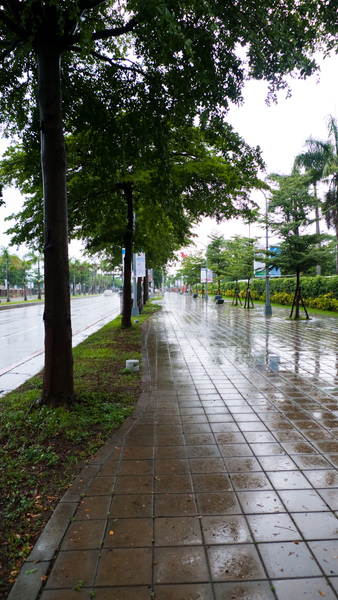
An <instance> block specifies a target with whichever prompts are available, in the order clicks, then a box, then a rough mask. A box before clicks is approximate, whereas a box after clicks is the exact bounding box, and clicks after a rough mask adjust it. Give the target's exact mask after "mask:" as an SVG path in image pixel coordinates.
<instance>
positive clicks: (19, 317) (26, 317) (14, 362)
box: [0, 294, 120, 397]
mask: <svg viewBox="0 0 338 600" xmlns="http://www.w3.org/2000/svg"><path fill="white" fill-rule="evenodd" d="M119 308H120V300H119V295H118V294H113V295H109V296H105V295H103V294H101V295H99V296H90V297H83V298H76V299H74V300H72V301H71V311H72V330H73V346H76V345H77V344H79V343H80V342H82V341H83V340H84V339H85V338H86V337H88V335H90V334H91V333H93V332H94V331H97V330H98V329H99V328H100V327H102V326H103V325H104V324H105V323H108V322H109V321H111V320H112V319H114V318H115V317H116V316H117V315H118V314H119ZM43 311H44V305H43V304H30V305H26V306H24V305H23V306H20V307H19V306H16V307H15V308H10V309H8V310H1V311H0V397H1V396H3V395H5V394H6V393H7V392H9V391H10V390H13V389H15V388H17V387H18V386H19V385H21V384H22V383H24V381H26V380H27V379H29V378H30V377H32V376H33V375H35V374H36V373H38V372H39V371H40V370H41V369H42V368H43V364H44V325H43Z"/></svg>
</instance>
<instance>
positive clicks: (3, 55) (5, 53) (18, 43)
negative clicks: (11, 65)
mask: <svg viewBox="0 0 338 600" xmlns="http://www.w3.org/2000/svg"><path fill="white" fill-rule="evenodd" d="M21 44H23V41H22V40H15V42H12V44H11V45H10V46H9V47H8V48H6V50H4V51H3V52H2V53H1V54H0V61H2V60H4V59H5V58H6V56H8V55H9V54H10V53H11V52H13V50H15V48H18V46H21Z"/></svg>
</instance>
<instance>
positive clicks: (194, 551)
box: [154, 546, 209, 585]
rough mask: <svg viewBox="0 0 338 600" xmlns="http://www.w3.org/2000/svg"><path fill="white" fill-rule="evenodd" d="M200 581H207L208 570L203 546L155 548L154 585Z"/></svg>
mask: <svg viewBox="0 0 338 600" xmlns="http://www.w3.org/2000/svg"><path fill="white" fill-rule="evenodd" d="M200 581H201V582H208V581H209V570H208V566H207V561H206V556H205V550H204V548H202V547H198V546H197V547H196V546H187V547H177V546H176V547H175V548H170V547H168V548H155V550H154V583H155V585H156V584H165V583H167V584H169V583H170V584H173V583H196V582H200Z"/></svg>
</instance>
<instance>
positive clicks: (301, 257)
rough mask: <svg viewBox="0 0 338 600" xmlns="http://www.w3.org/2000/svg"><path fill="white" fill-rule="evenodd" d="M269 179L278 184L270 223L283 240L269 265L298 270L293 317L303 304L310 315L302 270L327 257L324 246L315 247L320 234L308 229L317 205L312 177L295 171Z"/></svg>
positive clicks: (319, 262)
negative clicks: (304, 300) (312, 190)
mask: <svg viewBox="0 0 338 600" xmlns="http://www.w3.org/2000/svg"><path fill="white" fill-rule="evenodd" d="M270 180H271V182H272V183H273V184H275V187H274V188H273V189H272V197H271V201H270V203H269V227H270V228H271V229H272V231H273V232H274V233H275V234H277V235H278V237H279V238H281V240H282V241H281V243H280V245H279V249H278V252H276V251H275V252H271V251H270V252H269V256H268V260H269V262H270V266H274V267H280V268H281V269H282V272H283V273H286V274H290V273H292V274H294V273H295V274H296V290H295V297H294V304H293V306H292V310H291V314H290V318H291V317H292V315H293V311H294V310H295V316H294V318H295V319H299V317H300V314H299V310H300V304H302V305H303V308H304V310H305V313H306V317H307V318H309V317H308V313H307V311H306V308H305V305H304V303H303V300H302V296H301V288H300V277H301V273H302V272H304V271H307V270H308V269H309V268H310V267H311V266H314V265H317V264H321V263H322V261H323V260H324V258H325V250H324V248H318V247H316V245H317V244H318V242H319V241H320V239H321V236H320V235H318V234H317V233H313V234H311V233H307V232H306V231H307V229H308V227H309V226H310V225H311V224H313V223H314V220H315V219H313V218H312V217H311V213H312V212H313V209H314V208H315V206H316V199H315V198H314V197H313V196H312V195H311V194H310V193H309V185H310V183H311V179H310V178H309V177H308V176H306V175H300V174H299V173H298V172H297V171H293V172H292V173H291V175H272V176H270ZM322 237H323V236H322Z"/></svg>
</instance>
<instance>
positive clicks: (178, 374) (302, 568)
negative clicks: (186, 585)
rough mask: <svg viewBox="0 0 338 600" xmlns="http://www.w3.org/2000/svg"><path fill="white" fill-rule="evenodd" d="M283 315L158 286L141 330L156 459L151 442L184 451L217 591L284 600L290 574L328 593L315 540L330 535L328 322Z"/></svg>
mask: <svg viewBox="0 0 338 600" xmlns="http://www.w3.org/2000/svg"><path fill="white" fill-rule="evenodd" d="M286 316H287V315H286V312H285V311H283V310H278V309H274V316H273V317H272V318H271V319H266V318H265V317H264V316H263V314H262V310H261V309H256V310H255V311H251V312H250V313H245V312H244V311H243V310H241V309H236V308H234V307H231V306H230V305H229V304H226V303H225V304H224V305H221V306H218V305H215V304H213V303H212V302H209V305H208V306H207V307H206V304H205V302H203V301H201V300H200V299H198V300H197V301H193V300H192V299H191V298H189V297H187V296H176V295H167V297H166V298H165V301H164V305H163V310H162V312H161V313H159V314H158V315H157V316H156V318H155V320H154V322H153V323H152V324H151V325H150V327H149V330H148V333H147V349H148V358H149V365H150V377H151V383H152V396H153V401H152V404H151V406H150V407H149V409H148V410H151V411H154V415H155V421H156V430H155V431H156V434H157V435H156V440H155V459H156V452H157V451H156V444H159V445H158V446H157V448H162V447H163V446H162V444H164V448H165V447H167V449H168V451H169V450H170V451H172V449H173V447H172V444H173V445H174V448H175V449H176V452H177V449H178V448H183V447H184V448H185V449H186V455H185V456H186V457H187V460H188V461H189V469H190V472H191V474H192V475H191V477H192V479H191V481H192V489H191V494H192V496H193V497H194V499H195V500H196V503H197V506H196V508H197V515H198V516H199V517H200V523H201V530H202V534H203V539H204V543H205V544H206V546H207V564H208V568H209V569H210V574H211V582H212V583H213V589H214V593H215V595H216V598H217V599H218V598H219V599H222V600H225V599H226V598H231V597H234V598H238V599H241V600H243V599H246V598H255V599H256V598H257V600H262V599H272V598H276V597H278V598H279V599H280V600H284V599H285V600H286V599H288V600H292V598H294V597H295V596H294V595H293V589H295V588H294V585H293V584H294V582H295V581H297V582H299V585H300V588H299V589H300V590H301V589H304V590H306V593H307V595H308V597H309V598H317V597H318V598H320V597H321V596H322V597H324V596H325V597H327V598H336V597H337V595H336V594H337V592H336V591H335V590H336V588H337V584H336V583H335V582H333V578H332V577H329V576H334V575H336V574H338V573H336V571H335V569H333V570H331V572H328V569H327V568H326V567H324V566H323V565H324V562H323V561H324V560H325V559H324V558H323V552H324V551H323V547H322V546H321V545H320V543H321V542H320V540H327V543H332V541H333V540H337V539H338V526H337V523H338V521H337V518H336V513H335V512H333V511H336V510H337V508H338V504H337V502H338V500H337V498H338V492H337V490H336V488H337V484H338V473H337V465H338V359H337V357H338V321H337V320H336V319H335V318H330V317H329V318H323V319H322V318H320V319H319V318H315V319H313V320H310V321H309V322H300V323H294V322H291V321H288V320H286ZM178 417H179V418H178ZM170 426H171V427H173V426H175V427H182V429H180V430H179V435H178V430H176V431H175V433H176V437H175V439H169V438H168V437H167V438H166V439H165V440H164V439H163V438H164V437H165V436H166V435H168V434H167V432H166V430H165V429H164V428H165V427H170ZM162 427H163V429H162ZM166 445H167V446H166ZM182 453H183V451H182ZM185 460H186V458H185ZM155 464H156V460H155ZM177 468H179V466H178V465H176V464H173V467H172V473H175V472H176V470H177ZM160 479H161V477H160ZM165 490H166V492H167V494H168V496H169V497H170V495H171V493H173V494H177V493H178V490H177V485H176V484H175V479H173V480H172V482H171V481H170V479H169V480H168V482H167V487H166V488H165ZM186 491H187V490H186V489H184V490H182V492H186ZM156 494H157V490H156V485H155V498H156ZM169 516H170V515H169V513H168V512H165V510H164V512H163V515H161V517H163V519H164V520H165V526H166V527H170V525H169V523H170V519H169V520H168V517H169ZM192 518H193V517H192V516H191V517H190V519H192ZM172 525H173V526H174V522H173V523H172ZM197 535H198V534H197V532H196V536H197ZM184 539H186V534H185V535H183V540H184ZM194 539H195V540H197V537H195V538H194ZM160 543H161V542H160ZM182 543H184V542H182ZM192 543H193V542H191V544H192ZM197 543H198V542H197ZM323 543H324V542H323ZM334 552H336V550H334ZM331 554H332V553H331ZM336 554H337V555H338V550H337V552H336ZM183 555H184V551H183ZM176 559H177V556H176ZM167 560H168V557H167V556H166V558H165V559H164V557H163V558H162V557H159V561H160V563H161V564H162V562H163V561H167ZM192 560H193V564H195V559H192ZM330 560H331V561H333V559H332V557H331V559H330ZM181 561H182V558H181V559H179V563H180V564H181V565H182V562H181ZM165 565H166V566H165V571H166V578H167V579H166V580H165V581H167V580H168V582H169V580H170V579H171V583H173V581H172V575H169V574H168V569H170V567H169V563H168V562H166V563H165ZM162 568H164V566H163V567H162ZM175 568H178V567H177V565H176V567H175ZM203 569H204V563H203V567H202V570H201V571H199V573H201V574H202V573H203V572H204V571H203ZM337 569H338V567H337ZM183 570H186V571H187V573H188V575H187V577H188V579H186V581H188V580H189V581H193V580H194V581H195V582H197V581H198V579H197V578H196V576H195V575H193V576H192V577H193V578H195V579H189V577H190V575H189V573H191V568H190V567H189V568H187V569H186V568H185V567H183ZM160 572H161V567H158V573H160ZM266 573H267V575H266ZM324 575H325V577H326V578H325V577H324ZM178 577H180V575H178ZM266 578H268V581H269V585H268V586H266V585H265V584H264V581H263V580H265V579H266ZM251 580H252V582H255V585H253V586H251V585H250V584H248V583H246V584H238V583H234V582H238V581H247V582H249V581H251ZM217 582H224V583H223V584H221V583H217ZM229 582H233V583H229ZM257 582H258V586H256V583H257ZM157 583H158V584H159V583H161V581H160V578H159V577H158V579H157ZM163 583H164V582H163ZM302 586H304V587H303V588H302ZM161 589H162V586H161V585H158V587H157V590H158V592H160V590H161ZM272 590H274V591H272ZM232 593H233V594H234V595H233V596H232V595H231V594H232ZM300 595H301V594H300ZM160 597H161V596H160ZM165 597H166V596H165ZM169 597H170V598H174V597H175V596H174V595H172V596H168V598H169ZM192 597H194V598H195V596H192ZM197 597H198V596H196V598H197ZM203 598H204V596H203ZM205 598H209V595H206V596H205ZM210 598H211V596H210Z"/></svg>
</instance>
